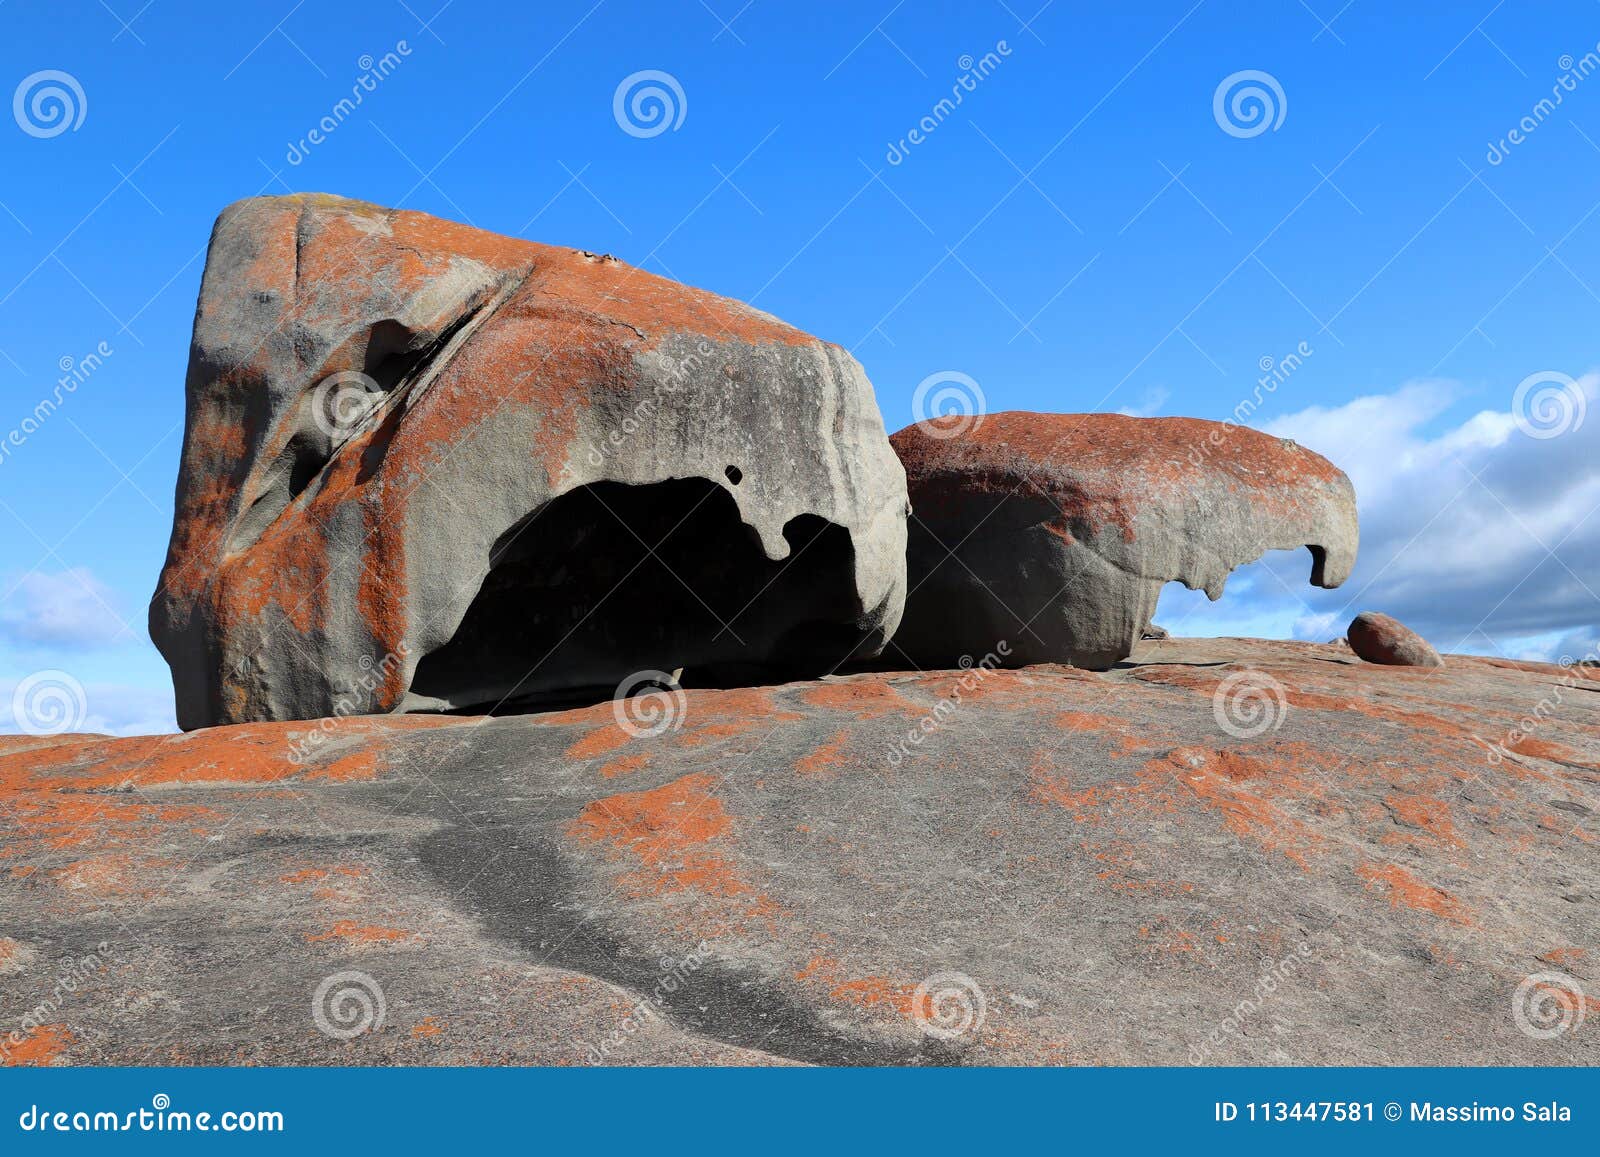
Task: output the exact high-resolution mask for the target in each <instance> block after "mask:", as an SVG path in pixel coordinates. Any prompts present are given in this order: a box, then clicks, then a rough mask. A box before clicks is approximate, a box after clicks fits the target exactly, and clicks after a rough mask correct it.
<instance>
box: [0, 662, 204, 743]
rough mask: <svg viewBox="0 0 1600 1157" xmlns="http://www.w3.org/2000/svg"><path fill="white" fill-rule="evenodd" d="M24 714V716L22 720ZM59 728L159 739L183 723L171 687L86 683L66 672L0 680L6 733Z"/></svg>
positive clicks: (1, 725) (0, 729)
mask: <svg viewBox="0 0 1600 1157" xmlns="http://www.w3.org/2000/svg"><path fill="white" fill-rule="evenodd" d="M19 689H20V694H19ZM19 713H20V714H21V715H22V716H24V718H22V719H19V718H18V714H19ZM57 727H60V728H61V729H63V730H67V731H75V732H76V731H83V732H98V733H100V734H103V735H155V734H160V733H164V732H171V731H176V730H177V729H178V722H177V716H176V714H175V712H174V709H173V704H172V692H171V691H169V690H166V689H165V688H153V687H142V686H137V685H132V684H125V683H100V682H91V683H84V682H81V681H80V680H78V679H77V678H76V677H75V676H73V675H72V673H71V672H69V671H60V670H44V671H38V672H30V673H29V674H28V675H26V676H24V677H23V678H21V679H5V680H0V734H11V733H16V732H21V731H30V730H34V731H36V730H38V729H41V728H49V729H50V730H56V729H57Z"/></svg>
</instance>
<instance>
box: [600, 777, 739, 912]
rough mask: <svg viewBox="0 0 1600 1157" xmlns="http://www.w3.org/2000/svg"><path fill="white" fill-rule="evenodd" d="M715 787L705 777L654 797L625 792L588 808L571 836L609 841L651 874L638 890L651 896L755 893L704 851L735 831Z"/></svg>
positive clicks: (677, 783)
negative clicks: (693, 891)
mask: <svg viewBox="0 0 1600 1157" xmlns="http://www.w3.org/2000/svg"><path fill="white" fill-rule="evenodd" d="M715 783H716V781H715V780H714V779H713V778H712V777H711V776H709V775H706V774H705V773H703V772H696V773H693V774H690V775H686V776H684V777H682V778H681V779H675V780H673V781H672V782H671V783H667V784H663V785H662V786H660V787H657V788H652V789H650V790H649V791H633V792H624V793H622V794H620V795H613V796H607V797H606V798H604V799H597V800H592V801H590V802H589V803H587V804H585V805H584V807H583V810H582V811H581V812H580V813H579V814H578V818H577V819H576V820H574V821H573V823H572V826H571V827H570V828H569V833H570V834H571V835H573V836H576V837H577V838H580V839H585V840H595V841H600V840H603V841H607V842H609V843H610V844H612V845H613V847H614V848H615V849H616V850H617V851H619V852H626V853H628V854H630V855H632V856H634V857H635V858H637V859H638V860H639V862H640V864H641V865H642V866H643V867H644V868H645V869H647V872H646V873H642V874H641V877H642V878H639V879H636V880H635V883H636V884H639V885H641V886H642V888H643V890H644V891H646V892H666V891H679V890H682V889H686V888H693V889H696V890H699V891H703V892H707V893H710V894H712V895H716V896H735V895H739V894H741V893H744V892H748V891H749V890H750V889H749V887H748V885H746V884H745V883H743V882H742V881H741V880H740V879H739V878H738V876H737V875H736V874H735V873H734V871H733V869H732V868H731V867H730V866H729V865H728V863H727V861H725V860H724V859H723V858H722V857H721V856H718V855H715V854H713V853H710V852H707V851H704V850H703V848H702V845H704V844H706V843H708V842H710V841H712V840H715V839H718V838H720V837H723V836H726V835H727V834H728V832H729V830H730V826H731V825H730V824H729V821H728V816H727V813H726V812H724V811H723V809H722V801H721V800H719V799H717V798H716V796H714V795H712V794H710V792H711V788H712V787H713V786H714V785H715Z"/></svg>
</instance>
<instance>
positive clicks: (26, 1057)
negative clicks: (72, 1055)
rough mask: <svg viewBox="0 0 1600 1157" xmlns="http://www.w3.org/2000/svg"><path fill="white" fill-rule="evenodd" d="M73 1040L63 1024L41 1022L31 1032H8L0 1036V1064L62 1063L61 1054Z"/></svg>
mask: <svg viewBox="0 0 1600 1157" xmlns="http://www.w3.org/2000/svg"><path fill="white" fill-rule="evenodd" d="M18 1036H20V1037H21V1039H20V1040H19V1039H17V1038H18ZM73 1040H74V1037H73V1035H72V1033H71V1032H70V1031H69V1030H68V1029H67V1026H66V1025H64V1024H41V1025H40V1026H39V1027H38V1028H36V1029H34V1030H33V1031H32V1032H31V1033H26V1034H8V1035H6V1036H3V1037H0V1065H64V1064H66V1063H67V1061H66V1057H65V1056H64V1055H63V1054H64V1053H65V1052H66V1050H67V1048H68V1047H69V1046H70V1045H71V1044H72V1042H73Z"/></svg>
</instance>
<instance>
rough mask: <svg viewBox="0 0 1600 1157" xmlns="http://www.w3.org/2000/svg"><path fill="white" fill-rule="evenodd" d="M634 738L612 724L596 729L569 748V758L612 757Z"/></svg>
mask: <svg viewBox="0 0 1600 1157" xmlns="http://www.w3.org/2000/svg"><path fill="white" fill-rule="evenodd" d="M632 738H633V736H631V735H629V734H628V733H627V732H626V731H624V730H622V728H620V727H618V726H617V725H616V724H615V723H610V724H607V725H606V726H605V727H600V728H596V729H595V730H594V731H591V732H589V734H587V735H585V736H583V738H581V739H579V740H578V741H577V742H576V743H574V744H573V745H572V746H571V747H569V748H567V758H568V759H595V758H598V757H599V756H602V755H610V754H611V753H612V752H613V751H615V750H616V749H617V748H619V747H621V746H623V745H624V744H626V743H627V742H629V740H631V739H632Z"/></svg>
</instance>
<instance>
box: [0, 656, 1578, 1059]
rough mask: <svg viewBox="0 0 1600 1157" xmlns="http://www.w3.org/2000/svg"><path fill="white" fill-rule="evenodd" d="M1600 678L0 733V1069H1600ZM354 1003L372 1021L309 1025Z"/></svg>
mask: <svg viewBox="0 0 1600 1157" xmlns="http://www.w3.org/2000/svg"><path fill="white" fill-rule="evenodd" d="M1593 674H1594V673H1593V672H1591V671H1588V670H1585V669H1581V668H1574V669H1573V670H1572V671H1562V670H1560V669H1558V668H1555V667H1547V666H1540V665H1534V664H1514V663H1506V662H1500V661H1492V660H1484V659H1475V658H1468V657H1452V659H1451V662H1450V664H1449V666H1447V667H1443V668H1435V669H1430V670H1416V669H1406V668H1398V667H1375V666H1372V665H1370V664H1364V663H1361V662H1359V661H1358V660H1356V659H1355V658H1354V657H1353V656H1352V655H1351V654H1350V653H1349V651H1347V650H1345V649H1344V648H1343V647H1338V648H1335V647H1329V646H1316V645H1308V644H1287V643H1263V642H1254V641H1241V640H1172V641H1168V642H1153V643H1145V644H1141V645H1140V647H1139V649H1138V650H1137V651H1136V652H1135V655H1134V662H1133V663H1132V664H1130V665H1128V666H1124V667H1121V668H1119V669H1117V670H1116V671H1114V672H1108V673H1103V674H1094V673H1089V672H1085V671H1082V670H1077V669H1073V668H1068V667H1034V668H1029V669H1027V670H1023V671H1006V670H1002V671H982V670H973V671H967V672H961V671H933V672H927V673H901V674H893V673H890V674H869V675H855V676H850V677H847V678H836V679H828V680H822V681H817V682H809V683H794V684H789V685H785V686H780V687H774V688H766V689H757V688H749V689H742V690H729V691H714V690H691V691H688V692H686V693H684V695H683V697H682V698H681V699H667V700H662V701H660V702H659V703H658V704H657V706H659V707H663V708H670V709H671V711H670V713H669V714H667V715H663V716H662V718H670V719H671V720H672V721H673V723H674V724H676V726H668V727H667V728H666V729H665V730H663V731H661V732H660V733H659V734H656V735H638V736H636V735H634V734H631V733H630V732H629V731H627V730H624V729H623V728H622V727H621V726H619V724H618V722H617V717H616V715H615V712H614V708H613V706H612V705H611V704H609V703H603V704H600V705H597V706H594V707H588V708H581V709H575V710H569V711H563V712H560V713H554V714H545V715H537V716H520V717H498V718H462V717H439V716H397V717H386V718H368V719H352V720H346V721H341V722H329V723H328V724H327V725H326V727H324V726H323V725H321V724H317V725H306V724H293V723H290V724H282V723H279V724H250V725H245V726H239V727H228V728H220V729H216V730H208V731H203V732H199V733H195V734H190V735H184V736H168V737H156V738H148V739H117V740H109V739H98V738H93V737H81V736H80V737H63V738H59V739H56V740H53V741H49V742H42V741H38V740H16V739H6V740H5V741H4V742H3V744H0V804H3V806H0V849H3V853H4V859H3V860H0V865H3V866H0V936H3V937H4V938H5V939H4V940H3V941H0V972H4V980H3V983H0V1030H3V1031H4V1032H6V1033H9V1032H11V1031H13V1030H15V1031H18V1034H19V1035H18V1038H17V1039H16V1040H13V1039H12V1038H10V1037H9V1036H8V1035H6V1036H0V1046H3V1047H4V1048H5V1050H6V1051H5V1053H4V1054H0V1055H4V1056H6V1057H9V1059H11V1060H12V1061H14V1062H15V1061H23V1062H56V1063H75V1064H88V1063H116V1064H127V1063H134V1062H144V1063H159V1064H167V1063H177V1064H195V1063H222V1062H228V1063H255V1062H262V1063H286V1062H294V1063H311V1064H442V1063H461V1064H485V1063H507V1062H514V1063H530V1064H544V1063H550V1064H569V1063H570V1064H582V1063H584V1062H585V1061H588V1060H592V1059H594V1058H595V1057H596V1056H599V1055H602V1050H601V1048H600V1045H601V1043H602V1042H610V1043H609V1045H608V1047H607V1048H606V1049H605V1050H603V1055H604V1057H605V1059H606V1060H608V1061H610V1062H613V1063H618V1064H652V1063H686V1064H713V1063H715V1064H720V1063H752V1062H754V1063H771V1062H773V1061H778V1060H781V1061H799V1062H863V1063H884V1062H895V1063H899V1062H904V1063H961V1064H1059V1063H1069V1064H1140V1063H1156V1064H1183V1063H1187V1062H1191V1061H1201V1062H1204V1063H1211V1064H1252V1063H1278V1062H1290V1061H1296V1062H1302V1063H1313V1064H1328V1063H1343V1064H1513V1063H1514V1064H1541V1065H1542V1064H1594V1063H1597V1062H1600V1008H1596V1006H1595V1001H1596V996H1597V995H1600V994H1597V992H1596V990H1597V989H1600V970H1597V968H1596V963H1595V962H1596V960H1597V958H1600V957H1597V954H1600V942H1597V934H1600V933H1597V930H1600V850H1597V846H1596V836H1597V832H1596V808H1597V807H1600V801H1597V799H1596V796H1597V788H1600V694H1597V693H1596V692H1597V691H1600V682H1596V681H1594V680H1593V679H1592V678H1589V677H1588V676H1592V675H1593ZM1252 689H1253V690H1252ZM1252 695H1254V696H1255V705H1256V706H1257V707H1261V708H1266V709H1267V711H1266V713H1265V714H1262V713H1261V712H1257V713H1256V714H1254V715H1252V714H1251V713H1250V712H1249V711H1248V710H1247V709H1246V708H1247V707H1248V703H1247V702H1246V700H1247V699H1249V698H1250V697H1251V696H1252ZM1541 700H1543V701H1546V702H1554V703H1557V707H1556V709H1555V712H1554V714H1553V715H1551V716H1549V717H1548V718H1544V719H1543V720H1542V722H1541V724H1540V726H1539V728H1538V729H1537V730H1536V731H1535V733H1534V734H1533V735H1521V736H1520V737H1519V738H1517V739H1515V740H1514V741H1513V740H1512V739H1510V738H1508V737H1510V736H1513V735H1514V734H1517V733H1516V729H1517V728H1518V727H1519V726H1520V721H1521V720H1523V719H1525V718H1526V717H1527V716H1528V715H1529V713H1530V711H1531V709H1532V707H1533V705H1534V704H1535V703H1537V702H1540V701H1541ZM633 706H634V707H635V708H637V707H639V706H640V705H639V704H634V705H633ZM640 714H643V713H642V712H640ZM625 717H628V716H625ZM924 719H931V720H933V721H935V722H934V725H933V726H932V727H931V729H930V730H928V731H926V732H925V731H924V730H923V728H922V727H921V721H922V720H924ZM313 729H315V730H318V731H321V732H324V733H325V734H326V736H327V740H326V742H324V743H321V744H317V745H312V746H313V749H314V755H313V756H312V758H310V759H309V760H308V761H306V762H304V763H301V764H297V763H295V762H293V761H292V760H291V759H290V757H289V752H290V751H291V749H293V748H295V747H304V746H305V736H306V734H307V733H308V732H310V731H312V730H313ZM914 737H915V738H914ZM1487 743H1495V744H1504V746H1503V747H1502V749H1501V750H1500V752H1498V753H1497V754H1494V755H1493V756H1491V753H1490V750H1489V748H1488V747H1487V746H1486V744H1487ZM102 942H103V943H104V948H103V949H102V948H101V947H100V946H101V944H102ZM702 945H703V946H704V947H703V948H702ZM90 956H93V957H94V960H93V961H88V963H87V964H83V962H85V961H87V960H88V957H90ZM691 958H696V960H697V963H695V964H694V966H692V967H691V966H689V965H688V964H686V962H687V961H689V960H690V959H691ZM69 960H71V961H77V962H80V965H69V964H67V963H66V962H67V961H69ZM68 968H71V969H72V972H71V973H70V974H71V975H72V977H73V978H74V979H75V982H76V984H75V989H74V990H73V991H71V992H68V993H65V994H58V995H59V999H56V998H55V997H53V996H52V993H53V992H54V990H55V986H56V984H57V982H58V978H59V977H61V976H62V975H64V974H66V970H67V969H68ZM347 974H358V975H356V976H351V975H347ZM940 974H945V975H943V976H941V975H940ZM952 974H955V975H952ZM1539 974H1544V978H1543V979H1542V980H1540V981H1538V982H1537V984H1538V986H1539V987H1537V988H1535V989H1525V992H1524V997H1523V998H1522V1001H1521V1007H1523V1008H1524V1010H1525V1011H1526V1012H1528V1013H1530V1014H1531V1015H1533V1016H1534V1017H1535V1018H1536V1019H1534V1020H1533V1021H1531V1022H1530V1023H1531V1024H1532V1025H1533V1027H1535V1028H1549V1027H1551V1021H1552V1020H1555V1021H1556V1022H1557V1023H1559V1018H1560V1017H1561V1016H1563V1015H1564V1016H1566V1017H1567V1018H1568V1020H1569V1022H1574V1021H1576V1012H1577V1010H1578V1009H1579V1008H1580V1007H1581V1008H1584V1009H1586V1011H1587V1014H1588V1015H1587V1019H1586V1020H1585V1021H1584V1022H1583V1023H1582V1024H1575V1025H1574V1026H1573V1027H1571V1028H1570V1030H1569V1031H1564V1032H1558V1033H1555V1034H1553V1035H1551V1036H1550V1037H1549V1039H1538V1038H1536V1037H1535V1036H1532V1035H1529V1034H1528V1033H1526V1032H1524V1031H1523V1030H1522V1029H1521V1028H1519V1025H1518V1020H1517V1015H1516V1013H1515V1011H1514V1010H1515V1009H1516V1008H1517V1007H1518V1006H1519V998H1518V990H1519V988H1523V987H1524V982H1525V980H1526V978H1528V977H1529V976H1533V975H1539ZM341 976H342V979H340V980H338V981H337V982H336V984H338V985H345V986H352V985H353V986H363V985H367V986H370V987H369V988H368V989H367V991H369V993H370V994H372V996H375V994H376V992H378V991H381V993H382V996H383V1009H384V1016H383V1021H382V1026H381V1029H380V1030H378V1031H368V1032H365V1033H362V1034H360V1035H355V1036H353V1037H352V1038H351V1039H348V1040H344V1039H336V1038H335V1037H333V1036H330V1035H328V1034H327V1033H326V1032H324V1031H322V1030H321V1029H319V1028H318V1026H317V1023H316V1021H315V1018H314V1017H313V996H314V995H315V993H316V992H317V990H318V989H319V987H321V986H322V985H323V984H324V982H326V981H328V979H329V978H330V977H341ZM930 978H937V979H935V980H934V981H933V983H932V984H931V985H930V986H929V987H928V991H929V992H931V993H933V994H934V995H935V996H938V997H940V1004H939V1006H938V1008H937V1010H936V1011H937V1012H939V1013H941V1014H943V1019H942V1020H939V1021H934V1022H931V1023H932V1026H933V1027H934V1028H938V1029H940V1030H941V1031H942V1033H943V1034H944V1035H933V1034H930V1033H928V1032H925V1031H923V1030H922V1028H920V1027H919V1008H920V1009H921V1010H922V1011H923V1016H922V1017H921V1018H920V1019H922V1020H926V1019H927V1014H928V1011H929V1010H930V1009H931V1008H932V1006H931V1005H929V1004H927V1003H926V1002H923V1003H920V1004H919V997H918V989H919V986H922V985H923V984H924V982H925V981H928V980H929V979H930ZM969 986H970V987H969ZM1585 991H1586V993H1587V995H1581V994H1580V993H1582V992H1585ZM348 992H349V999H348V1000H347V1001H346V1004H345V1013H346V1016H347V1019H346V1020H345V1021H338V1020H334V1021H333V1022H332V1023H333V1025H334V1027H336V1028H347V1027H348V1028H354V1027H359V1026H360V1016H361V1013H360V1005H359V1000H358V999H357V997H356V995H355V989H354V988H348ZM980 993H981V998H980V996H979V994H980ZM1541 994H1543V996H1542V999H1541V998H1540V997H1541ZM963 995H964V997H965V999H964V1001H963ZM372 996H369V1003H371V1004H372V1005H373V1006H374V1009H375V1007H376V1001H375V999H372ZM641 1002H649V1003H648V1007H649V1008H651V1009H655V1010H657V1011H656V1012H655V1013H654V1015H649V1014H646V1013H644V1012H641V1011H640V1005H641ZM980 1008H981V1015H980ZM1541 1008H1542V1009H1543V1015H1544V1016H1546V1017H1548V1018H1550V1019H1544V1020H1541V1019H1537V1018H1538V1017H1539V1016H1540V1015H1541V1014H1540V1011H1539V1010H1540V1009H1541ZM335 1011H337V1010H336V1009H328V1010H325V1012H326V1013H331V1012H335ZM968 1012H970V1023H968V1025H967V1027H966V1030H965V1031H955V1030H958V1029H960V1027H961V1025H962V1023H963V1021H967V1020H968V1019H969V1017H968V1016H967V1013H968ZM351 1021H354V1023H353V1024H352V1023H350V1022H351ZM373 1027H374V1028H376V1025H375V1024H374V1025H373ZM630 1028H631V1029H632V1031H630Z"/></svg>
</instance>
